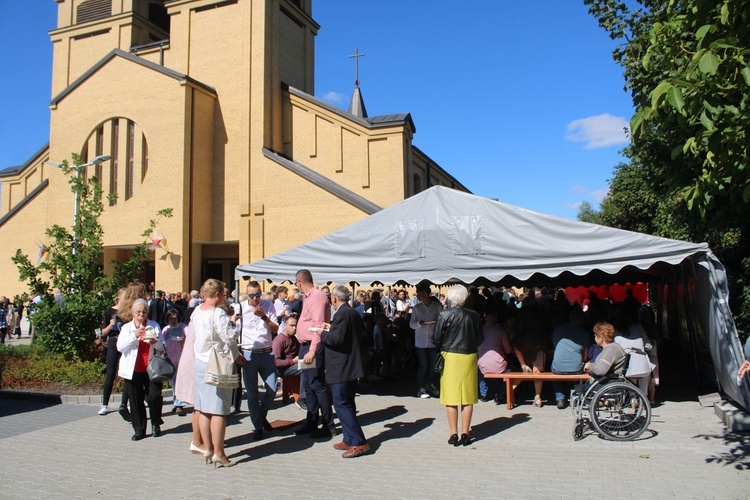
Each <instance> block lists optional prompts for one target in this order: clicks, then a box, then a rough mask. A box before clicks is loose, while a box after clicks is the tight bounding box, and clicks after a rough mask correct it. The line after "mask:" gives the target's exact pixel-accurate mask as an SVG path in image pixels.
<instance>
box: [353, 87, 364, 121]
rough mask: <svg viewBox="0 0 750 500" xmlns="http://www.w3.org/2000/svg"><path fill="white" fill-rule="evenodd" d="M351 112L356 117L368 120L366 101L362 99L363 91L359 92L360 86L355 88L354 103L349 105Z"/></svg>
mask: <svg viewBox="0 0 750 500" xmlns="http://www.w3.org/2000/svg"><path fill="white" fill-rule="evenodd" d="M349 112H350V113H351V114H353V115H354V116H358V117H360V118H367V109H366V108H365V100H364V99H363V98H362V91H361V90H359V86H356V87H354V92H353V93H352V102H350V103H349Z"/></svg>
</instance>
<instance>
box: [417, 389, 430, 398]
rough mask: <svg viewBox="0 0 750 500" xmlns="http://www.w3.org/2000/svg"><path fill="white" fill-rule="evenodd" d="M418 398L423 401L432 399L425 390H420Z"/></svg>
mask: <svg viewBox="0 0 750 500" xmlns="http://www.w3.org/2000/svg"><path fill="white" fill-rule="evenodd" d="M418 396H419V397H420V398H421V399H429V397H430V395H429V393H428V392H427V391H426V390H424V389H420V390H419V394H418Z"/></svg>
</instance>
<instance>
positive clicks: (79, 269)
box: [12, 155, 172, 359]
mask: <svg viewBox="0 0 750 500" xmlns="http://www.w3.org/2000/svg"><path fill="white" fill-rule="evenodd" d="M73 162H74V165H72V166H70V165H68V162H67V160H66V161H64V162H63V164H62V170H63V172H64V174H65V175H67V176H68V183H69V184H70V188H71V191H72V192H73V193H74V195H75V197H76V200H77V202H78V210H77V212H76V216H75V220H74V223H73V227H72V229H71V230H68V228H66V227H63V226H60V225H54V226H52V227H50V228H48V229H47V230H46V235H47V237H48V238H49V240H50V245H49V247H48V249H49V257H48V258H47V259H43V260H42V261H41V262H39V263H38V264H36V265H35V264H33V263H32V262H31V259H30V258H29V257H28V256H27V255H25V254H24V253H23V252H21V250H20V249H19V250H17V251H16V254H15V255H14V256H13V257H12V260H13V263H14V264H16V266H17V267H18V273H19V276H20V279H21V281H26V282H27V283H28V285H29V289H30V291H31V293H32V294H34V295H38V296H39V298H40V302H39V303H38V304H36V305H34V306H33V314H30V315H29V316H28V317H29V320H30V321H31V323H32V324H33V326H34V329H35V331H36V332H37V338H38V340H39V342H40V343H41V344H42V345H44V346H45V347H46V348H48V349H49V350H51V351H52V352H56V353H61V354H64V355H66V356H67V357H69V358H77V359H85V358H86V357H87V356H88V355H89V354H90V352H91V346H92V341H93V339H94V330H95V329H96V328H97V327H99V326H100V325H101V319H102V317H103V314H104V311H105V310H106V308H107V307H109V306H110V305H111V304H112V302H113V299H114V296H115V295H116V293H117V290H118V288H120V287H122V286H124V285H125V284H127V282H128V281H130V280H132V279H133V277H134V276H136V275H137V274H138V273H139V272H140V271H141V262H142V261H143V260H145V259H147V258H149V257H150V252H149V250H148V245H147V244H146V243H145V242H144V243H142V244H140V245H138V246H137V247H136V248H135V251H134V252H133V254H132V255H131V257H129V258H128V259H127V260H125V261H122V262H119V261H113V262H112V264H113V272H112V274H111V275H109V276H107V275H105V274H104V270H103V268H102V266H101V261H102V257H103V255H104V248H103V245H102V235H103V230H102V227H101V224H100V223H99V217H100V216H101V214H102V212H103V210H104V205H103V203H102V189H101V183H100V182H99V180H98V179H97V178H96V177H88V178H87V177H86V176H85V175H81V174H82V173H83V172H82V171H81V170H82V168H81V165H82V162H81V159H80V158H79V157H78V156H77V155H73ZM171 216H172V209H164V210H160V211H159V212H158V216H157V218H156V219H153V220H151V222H150V227H149V229H147V230H145V231H144V233H143V235H144V236H145V235H147V234H149V232H150V231H151V230H152V229H153V228H154V227H155V226H156V224H157V222H158V220H159V219H160V218H161V217H171ZM55 291H59V296H58V298H57V300H56V299H55ZM30 312H31V311H30Z"/></svg>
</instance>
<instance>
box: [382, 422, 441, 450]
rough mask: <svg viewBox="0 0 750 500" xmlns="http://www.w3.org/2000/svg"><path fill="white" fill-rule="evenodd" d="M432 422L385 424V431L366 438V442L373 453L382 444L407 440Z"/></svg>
mask: <svg viewBox="0 0 750 500" xmlns="http://www.w3.org/2000/svg"><path fill="white" fill-rule="evenodd" d="M434 421H435V419H434V418H420V419H419V420H417V421H415V422H393V423H390V424H386V425H385V427H386V428H387V429H388V430H387V431H384V432H381V433H380V434H377V435H375V436H372V437H370V438H367V442H368V443H369V444H370V446H371V447H372V451H373V452H375V451H377V449H378V448H380V445H381V444H383V443H384V442H386V441H391V440H393V439H405V438H409V437H411V436H413V435H415V434H417V433H418V432H420V431H423V430H424V429H426V428H428V427H429V426H431V425H432V423H433V422H434Z"/></svg>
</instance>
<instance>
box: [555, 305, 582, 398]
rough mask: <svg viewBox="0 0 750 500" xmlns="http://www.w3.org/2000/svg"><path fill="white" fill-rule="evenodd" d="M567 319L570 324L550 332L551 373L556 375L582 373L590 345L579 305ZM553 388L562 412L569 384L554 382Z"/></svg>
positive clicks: (574, 307) (575, 306)
mask: <svg viewBox="0 0 750 500" xmlns="http://www.w3.org/2000/svg"><path fill="white" fill-rule="evenodd" d="M569 319H570V322H568V323H566V324H564V325H560V326H557V327H555V330H554V331H553V332H552V343H553V344H554V345H555V354H554V357H553V358H552V373H557V374H558V375H567V374H575V373H583V362H584V360H585V359H586V351H587V349H588V345H589V344H590V343H591V341H590V337H591V336H590V335H589V334H588V332H587V331H586V330H584V328H583V323H584V321H583V319H584V318H583V310H582V309H581V306H580V305H578V304H575V305H574V306H573V307H572V308H571V310H570V316H569ZM553 386H554V388H555V400H556V401H557V407H558V408H559V409H561V410H563V409H565V404H566V403H565V394H566V393H569V392H570V383H569V382H565V381H557V380H556V381H554V382H553Z"/></svg>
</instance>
